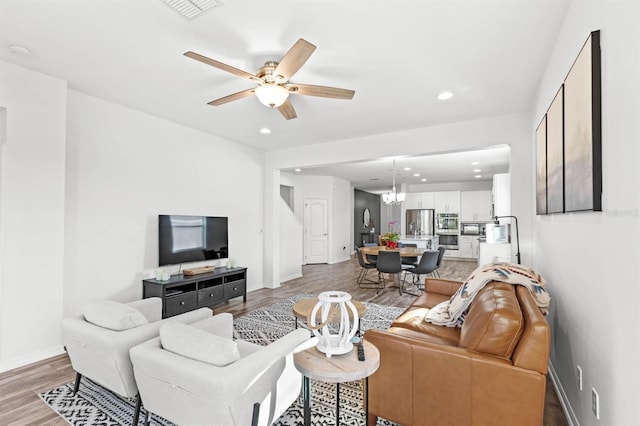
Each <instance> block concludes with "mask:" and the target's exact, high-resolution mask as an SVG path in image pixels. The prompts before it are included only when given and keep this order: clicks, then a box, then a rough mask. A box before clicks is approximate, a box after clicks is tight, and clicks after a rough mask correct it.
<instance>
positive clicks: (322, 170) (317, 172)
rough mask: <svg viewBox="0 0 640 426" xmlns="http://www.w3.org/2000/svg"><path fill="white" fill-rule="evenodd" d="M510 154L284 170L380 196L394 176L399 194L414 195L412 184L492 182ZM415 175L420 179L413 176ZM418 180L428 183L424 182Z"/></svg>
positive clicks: (497, 150) (504, 149)
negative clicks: (339, 180)
mask: <svg viewBox="0 0 640 426" xmlns="http://www.w3.org/2000/svg"><path fill="white" fill-rule="evenodd" d="M510 154H511V150H510V148H509V147H508V146H496V147H492V148H488V149H483V150H477V151H465V152H452V153H446V154H438V155H430V156H415V157H392V158H383V159H379V160H375V161H363V162H357V163H342V164H332V165H328V166H322V167H313V168H305V169H299V170H300V171H295V170H287V171H288V172H291V173H296V174H301V175H308V176H336V177H339V178H342V179H346V180H348V181H351V183H352V185H353V186H354V187H355V188H358V189H361V190H364V191H368V192H372V193H380V194H381V193H384V192H389V191H390V190H391V185H392V181H393V175H394V174H395V177H396V187H397V189H398V191H400V187H401V185H402V184H406V185H407V188H408V192H414V191H411V190H410V189H411V186H415V185H422V186H426V185H432V184H436V185H437V184H447V183H471V182H474V183H475V182H478V181H484V180H491V179H492V177H493V175H494V174H496V173H507V172H509V163H510V161H509V160H510ZM394 159H395V173H394V168H393V167H394V165H393V160H394ZM476 163H477V164H476ZM405 168H409V169H410V170H405ZM475 170H479V171H477V172H476V171H475ZM416 173H417V174H419V175H420V176H415V174H416ZM476 176H480V177H479V178H477V177H476ZM421 179H427V180H426V182H423V181H422V180H421Z"/></svg>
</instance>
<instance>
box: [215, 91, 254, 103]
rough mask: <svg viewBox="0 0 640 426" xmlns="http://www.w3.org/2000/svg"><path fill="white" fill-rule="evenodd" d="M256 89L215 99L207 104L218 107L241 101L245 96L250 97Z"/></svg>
mask: <svg viewBox="0 0 640 426" xmlns="http://www.w3.org/2000/svg"><path fill="white" fill-rule="evenodd" d="M255 91H256V89H255V88H253V89H247V90H243V91H242V92H238V93H234V94H231V95H227V96H225V97H222V98H220V99H216V100H214V101H211V102H208V104H209V105H213V106H219V105H223V104H226V103H229V102H232V101H237V100H238V99H242V98H246V97H247V96H251V95H252V94H253V92H255Z"/></svg>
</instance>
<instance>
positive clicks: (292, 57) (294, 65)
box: [274, 38, 316, 81]
mask: <svg viewBox="0 0 640 426" xmlns="http://www.w3.org/2000/svg"><path fill="white" fill-rule="evenodd" d="M314 50H316V47H315V46H314V45H313V44H311V43H309V42H308V41H306V40H305V39H302V38H301V39H299V40H298V41H297V42H296V44H294V45H293V46H292V47H291V49H289V51H288V52H287V53H285V54H284V56H283V57H282V60H281V61H280V63H279V64H278V67H277V68H276V70H275V71H274V74H275V75H281V76H282V77H284V81H289V79H290V78H291V76H293V75H294V74H295V73H296V72H297V71H298V70H299V69H300V67H301V66H302V65H304V63H305V62H307V59H309V57H310V56H311V54H312V53H313V51H314Z"/></svg>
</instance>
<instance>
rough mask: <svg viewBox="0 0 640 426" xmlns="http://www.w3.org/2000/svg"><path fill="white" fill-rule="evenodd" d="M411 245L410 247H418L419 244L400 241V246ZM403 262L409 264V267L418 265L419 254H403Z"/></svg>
mask: <svg viewBox="0 0 640 426" xmlns="http://www.w3.org/2000/svg"><path fill="white" fill-rule="evenodd" d="M403 247H409V248H418V245H417V244H411V243H398V248H403ZM402 264H403V265H408V266H409V267H413V266H416V265H417V264H418V256H411V257H409V256H403V257H402Z"/></svg>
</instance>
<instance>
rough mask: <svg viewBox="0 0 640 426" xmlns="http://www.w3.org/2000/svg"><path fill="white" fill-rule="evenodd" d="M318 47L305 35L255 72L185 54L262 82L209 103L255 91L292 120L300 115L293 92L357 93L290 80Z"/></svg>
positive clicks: (335, 96) (322, 94)
mask: <svg viewBox="0 0 640 426" xmlns="http://www.w3.org/2000/svg"><path fill="white" fill-rule="evenodd" d="M315 49H316V46H314V45H313V44H311V43H309V42H308V41H306V40H304V39H302V38H301V39H299V40H298V41H297V42H296V43H295V44H294V45H293V46H292V47H291V49H289V50H288V51H287V53H285V54H284V56H283V57H282V59H281V60H280V62H276V61H268V62H266V63H265V64H264V66H262V67H261V68H260V69H259V70H258V72H257V73H256V74H255V75H254V74H251V73H249V72H247V71H243V70H240V69H238V68H234V67H232V66H231V65H227V64H225V63H222V62H219V61H216V60H214V59H211V58H207V57H206V56H203V55H200V54H198V53H195V52H191V51H189V52H185V53H184V56H187V57H189V58H191V59H195V60H196V61H199V62H202V63H203V64H207V65H210V66H212V67H215V68H218V69H221V70H223V71H226V72H228V73H231V74H233V75H236V76H238V77H242V78H246V79H248V80H251V81H253V82H254V83H257V84H258V86H257V87H254V88H251V89H247V90H243V91H241V92H238V93H234V94H231V95H227V96H224V97H222V98H219V99H215V100H213V101H211V102H209V105H213V106H219V105H223V104H226V103H228V102H231V101H235V100H238V99H242V98H245V97H247V96H250V95H251V94H255V95H256V97H257V98H258V100H259V101H260V103H262V104H263V105H265V106H268V107H270V108H278V111H280V113H281V114H282V116H283V117H284V118H286V119H287V120H291V119H292V118H296V117H297V116H298V115H297V114H296V111H295V109H294V108H293V105H292V104H291V101H290V100H289V94H290V93H295V94H298V95H306V96H317V97H323V98H332V99H352V98H353V95H355V93H356V92H355V91H354V90H349V89H340V88H337V87H328V86H315V85H311V84H291V83H289V79H290V78H291V77H292V76H293V75H294V74H295V73H296V72H298V70H299V69H300V68H301V67H302V65H304V63H305V62H307V60H308V59H309V57H310V56H311V54H312V53H313V52H314V51H315Z"/></svg>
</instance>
